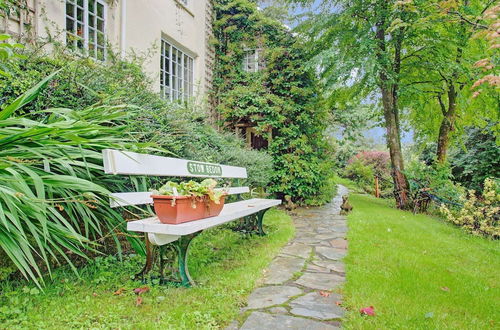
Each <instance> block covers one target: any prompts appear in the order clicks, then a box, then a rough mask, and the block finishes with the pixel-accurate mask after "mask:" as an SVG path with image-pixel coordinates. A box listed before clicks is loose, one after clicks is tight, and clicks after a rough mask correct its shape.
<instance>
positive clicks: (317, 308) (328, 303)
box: [290, 292, 344, 320]
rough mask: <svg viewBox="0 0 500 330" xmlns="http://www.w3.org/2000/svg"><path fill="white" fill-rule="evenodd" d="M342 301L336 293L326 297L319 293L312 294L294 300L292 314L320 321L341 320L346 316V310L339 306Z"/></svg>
mask: <svg viewBox="0 0 500 330" xmlns="http://www.w3.org/2000/svg"><path fill="white" fill-rule="evenodd" d="M341 300H342V297H341V296H340V295H339V294H336V293H330V294H329V295H328V296H327V297H324V296H322V295H321V294H319V292H311V293H308V294H306V295H304V296H302V297H299V298H297V299H295V300H293V301H292V302H291V303H290V307H292V309H291V310H290V313H292V314H294V315H299V316H305V317H313V318H315V319H320V320H330V319H340V318H341V317H342V316H344V310H343V309H342V308H341V307H339V306H338V305H337V303H339V302H340V301H341Z"/></svg>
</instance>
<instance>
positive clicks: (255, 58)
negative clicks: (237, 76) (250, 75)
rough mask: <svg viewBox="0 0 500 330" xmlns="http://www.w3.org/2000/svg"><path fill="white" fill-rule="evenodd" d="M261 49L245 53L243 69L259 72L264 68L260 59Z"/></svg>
mask: <svg viewBox="0 0 500 330" xmlns="http://www.w3.org/2000/svg"><path fill="white" fill-rule="evenodd" d="M260 56H261V51H260V50H259V49H252V50H247V51H245V54H244V55H243V70H244V71H246V72H257V71H259V70H260V69H262V66H261V64H260V62H261V61H259V57H260Z"/></svg>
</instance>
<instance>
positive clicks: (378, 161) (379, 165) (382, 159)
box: [347, 150, 391, 178]
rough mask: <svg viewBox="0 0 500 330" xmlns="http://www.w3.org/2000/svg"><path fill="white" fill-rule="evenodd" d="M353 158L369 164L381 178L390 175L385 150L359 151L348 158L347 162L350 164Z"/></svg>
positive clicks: (387, 154) (388, 156) (389, 166)
mask: <svg viewBox="0 0 500 330" xmlns="http://www.w3.org/2000/svg"><path fill="white" fill-rule="evenodd" d="M355 160H360V161H361V162H362V163H363V165H367V166H370V167H371V168H372V169H373V171H374V174H375V175H378V176H382V177H383V178H385V177H390V175H391V165H390V155H389V153H388V152H387V151H377V150H370V151H361V152H359V153H358V154H356V155H355V156H353V157H352V158H351V159H349V161H348V162H347V163H348V164H351V163H352V162H354V161H355Z"/></svg>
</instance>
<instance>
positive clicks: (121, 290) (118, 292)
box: [113, 288, 125, 296]
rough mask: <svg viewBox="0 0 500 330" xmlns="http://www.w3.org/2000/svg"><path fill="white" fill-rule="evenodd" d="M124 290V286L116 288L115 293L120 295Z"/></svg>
mask: <svg viewBox="0 0 500 330" xmlns="http://www.w3.org/2000/svg"><path fill="white" fill-rule="evenodd" d="M123 291H125V289H124V288H120V289H118V290H116V291H115V292H113V295H114V296H119V295H121V294H122V293H123Z"/></svg>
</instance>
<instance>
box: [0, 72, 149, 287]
mask: <svg viewBox="0 0 500 330" xmlns="http://www.w3.org/2000/svg"><path fill="white" fill-rule="evenodd" d="M52 76H53V75H51V76H49V77H47V78H46V79H44V80H43V81H41V82H40V83H39V84H37V85H36V86H34V87H33V88H32V89H30V90H29V91H27V92H26V93H25V94H23V95H22V96H20V97H19V98H17V99H16V100H15V101H14V102H13V103H11V104H9V105H7V106H4V107H3V108H0V109H1V110H0V248H1V249H2V250H3V251H4V252H5V254H6V255H7V256H8V257H9V258H10V259H11V260H12V262H13V263H14V264H15V266H16V267H17V268H18V269H19V271H20V272H21V273H22V274H23V275H24V276H25V277H26V278H30V279H32V280H33V281H35V282H36V283H37V284H38V285H39V286H41V285H43V275H45V274H44V273H45V270H48V274H50V271H51V268H53V265H54V264H58V263H61V262H64V261H65V262H67V263H68V264H69V265H71V267H73V269H75V271H76V268H75V267H74V265H73V263H72V260H74V256H75V255H76V256H81V257H84V258H85V256H86V254H85V252H87V251H89V250H96V249H97V247H98V246H99V243H100V241H102V240H103V237H105V236H106V237H112V238H114V241H115V242H116V245H117V247H118V249H119V250H120V243H119V240H118V238H117V232H119V231H120V230H121V229H123V226H124V224H125V220H124V219H123V216H122V214H121V213H120V212H117V211H115V210H113V209H111V208H110V207H109V198H108V197H107V196H108V194H109V190H108V189H114V188H116V189H117V190H118V189H120V188H119V187H121V188H123V185H124V184H125V181H124V179H123V178H119V177H115V176H107V175H105V174H104V172H103V167H102V155H101V150H102V149H104V148H116V149H134V148H137V146H138V144H136V143H134V142H129V141H131V137H130V136H127V135H126V134H125V133H124V129H125V124H126V122H127V120H128V119H130V118H131V116H133V113H134V111H133V109H130V107H127V106H124V105H116V106H109V105H99V104H98V105H94V106H91V107H89V108H87V109H83V110H79V111H76V110H71V109H61V108H59V109H56V108H55V109H47V110H45V111H41V112H39V113H30V114H29V115H23V116H21V115H17V116H16V112H18V110H19V109H20V108H22V107H23V106H24V105H26V104H27V103H28V102H30V101H31V100H33V99H34V98H35V97H36V96H37V94H38V93H39V92H40V90H42V89H43V87H44V86H45V85H46V84H47V83H48V82H49V80H50V79H51V77H52ZM122 191H123V190H122ZM129 241H130V242H131V244H132V245H133V246H135V247H136V248H139V243H138V241H137V240H136V239H134V238H129Z"/></svg>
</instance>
